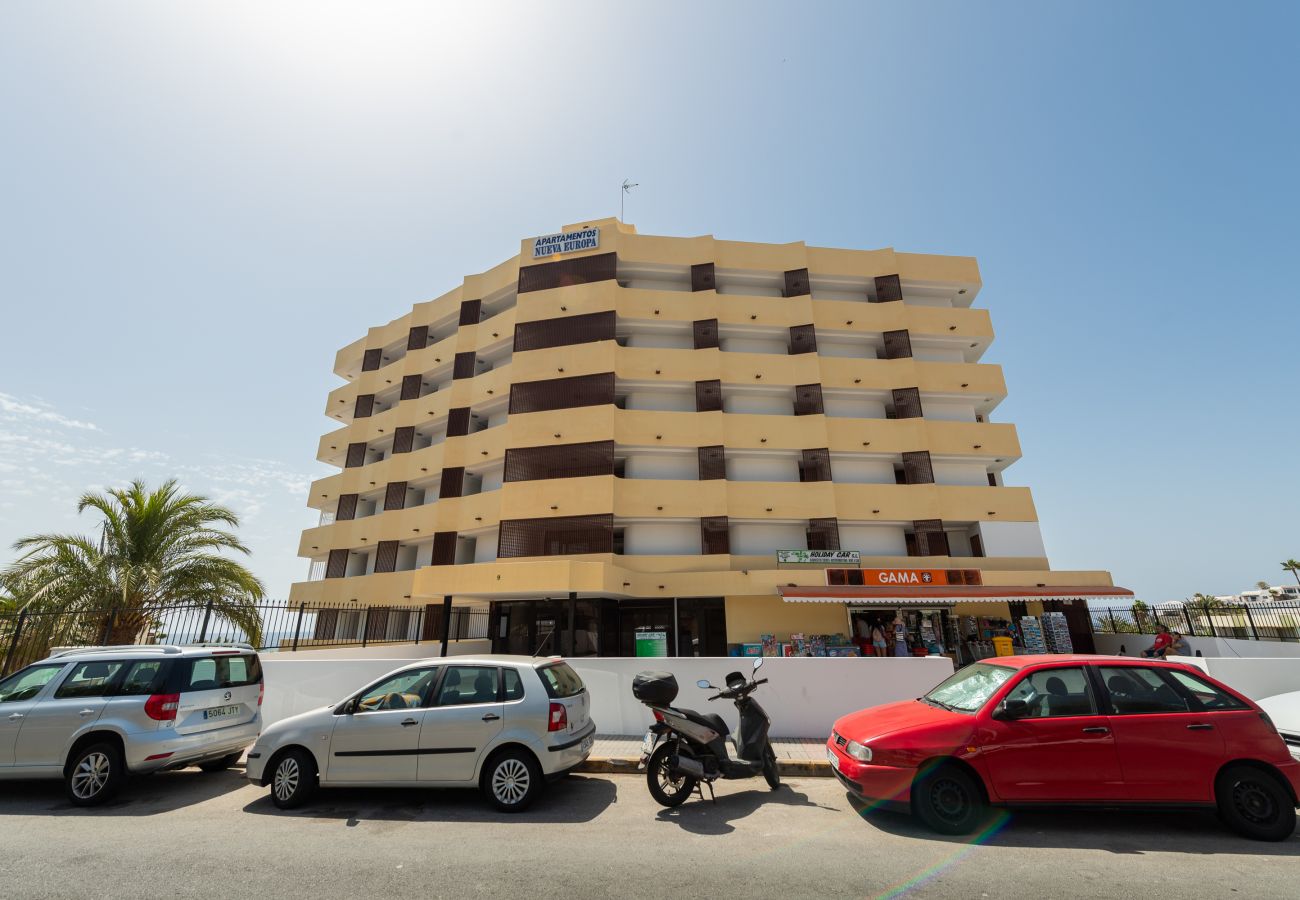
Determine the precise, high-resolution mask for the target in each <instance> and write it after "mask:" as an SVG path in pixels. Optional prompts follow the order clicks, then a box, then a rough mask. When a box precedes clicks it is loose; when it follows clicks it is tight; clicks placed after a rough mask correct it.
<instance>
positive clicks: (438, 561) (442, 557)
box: [430, 531, 456, 566]
mask: <svg viewBox="0 0 1300 900" xmlns="http://www.w3.org/2000/svg"><path fill="white" fill-rule="evenodd" d="M455 563H456V532H454V531H438V532H435V533H434V535H433V560H432V561H431V562H430V565H434V566H450V565H454V564H455Z"/></svg>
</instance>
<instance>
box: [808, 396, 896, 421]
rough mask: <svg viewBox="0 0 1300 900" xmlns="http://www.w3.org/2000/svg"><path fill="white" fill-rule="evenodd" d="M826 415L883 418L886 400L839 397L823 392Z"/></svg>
mask: <svg viewBox="0 0 1300 900" xmlns="http://www.w3.org/2000/svg"><path fill="white" fill-rule="evenodd" d="M822 408H823V409H825V410H826V415H828V416H831V417H832V418H837V419H883V418H884V417H885V401H883V400H873V399H871V398H870V397H839V396H834V395H828V394H824V393H823V394H822Z"/></svg>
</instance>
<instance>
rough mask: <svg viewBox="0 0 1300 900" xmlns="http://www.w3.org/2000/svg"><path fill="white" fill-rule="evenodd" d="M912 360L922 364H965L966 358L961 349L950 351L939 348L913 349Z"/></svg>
mask: <svg viewBox="0 0 1300 900" xmlns="http://www.w3.org/2000/svg"><path fill="white" fill-rule="evenodd" d="M912 359H915V360H919V361H921V362H965V361H966V356H965V354H963V353H962V351H961V349H960V348H954V349H951V350H949V349H946V348H943V349H941V348H939V347H913V348H912Z"/></svg>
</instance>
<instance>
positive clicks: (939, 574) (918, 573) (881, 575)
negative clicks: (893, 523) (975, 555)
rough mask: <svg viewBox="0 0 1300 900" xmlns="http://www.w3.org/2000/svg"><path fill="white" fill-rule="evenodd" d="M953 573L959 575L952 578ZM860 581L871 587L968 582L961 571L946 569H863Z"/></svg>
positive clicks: (936, 585)
mask: <svg viewBox="0 0 1300 900" xmlns="http://www.w3.org/2000/svg"><path fill="white" fill-rule="evenodd" d="M954 575H956V576H960V577H959V578H953V577H952V576H954ZM862 583H863V584H865V585H871V586H872V587H893V586H895V585H900V584H910V585H918V586H921V587H941V586H944V585H949V584H969V583H970V582H969V581H968V580H967V577H966V576H965V575H964V573H963V572H961V571H958V572H949V571H948V570H947V569H863V570H862Z"/></svg>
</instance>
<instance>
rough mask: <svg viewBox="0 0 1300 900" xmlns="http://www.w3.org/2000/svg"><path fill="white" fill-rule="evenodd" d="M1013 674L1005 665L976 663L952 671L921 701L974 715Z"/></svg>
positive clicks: (1012, 670)
mask: <svg viewBox="0 0 1300 900" xmlns="http://www.w3.org/2000/svg"><path fill="white" fill-rule="evenodd" d="M1015 674H1016V672H1015V670H1014V669H1009V668H1007V667H1006V666H990V665H985V664H984V663H975V664H974V665H972V666H967V667H966V668H964V669H962V670H961V671H959V672H954V673H953V674H952V675H951V676H950V677H949V678H948V679H947V680H945V681H944V682H943V683H942V684H940V685H939V686H938V687H936V688H935V689H934V690H932V691H930V693H928V694H926V695H925V696H924V697H923V698H922V699H924V700H929V701H930V702H931V703H934V704H936V705H938V706H942V707H945V708H947V709H953V710H957V711H958V712H975V710H977V709H979V708H980V707H981V706H983V705H984V704H985V703H987V702H988V701H989V698H990V697H992V696H993V695H994V694H995V693H996V692H997V689H998V688H1000V687H1001V686H1002V685H1004V684H1006V683H1007V681H1008V680H1010V678H1011V676H1013V675H1015Z"/></svg>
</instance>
